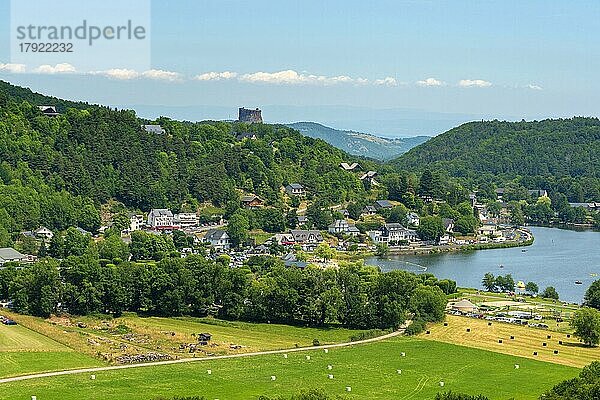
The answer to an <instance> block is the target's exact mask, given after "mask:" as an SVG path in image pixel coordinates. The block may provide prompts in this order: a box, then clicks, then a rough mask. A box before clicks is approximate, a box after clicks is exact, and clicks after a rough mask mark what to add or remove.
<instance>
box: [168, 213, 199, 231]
mask: <svg viewBox="0 0 600 400" xmlns="http://www.w3.org/2000/svg"><path fill="white" fill-rule="evenodd" d="M199 221H200V220H199V219H198V215H196V213H179V214H175V215H174V216H173V225H176V226H180V227H182V228H189V227H192V226H198V224H199Z"/></svg>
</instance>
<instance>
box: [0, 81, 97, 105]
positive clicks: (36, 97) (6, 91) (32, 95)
mask: <svg viewBox="0 0 600 400" xmlns="http://www.w3.org/2000/svg"><path fill="white" fill-rule="evenodd" d="M0 96H5V97H8V98H10V99H11V100H13V101H16V102H22V101H26V102H29V103H30V104H34V105H38V106H55V107H56V108H57V109H58V111H59V112H63V111H66V110H67V109H68V108H77V109H86V108H90V107H94V106H92V105H91V104H89V103H84V102H80V101H70V100H63V99H59V98H57V97H52V96H46V95H43V94H40V93H36V92H33V91H31V89H29V88H25V87H21V86H15V85H11V84H10V83H8V82H5V81H3V80H0ZM96 107H97V106H96Z"/></svg>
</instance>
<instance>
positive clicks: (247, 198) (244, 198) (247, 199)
mask: <svg viewBox="0 0 600 400" xmlns="http://www.w3.org/2000/svg"><path fill="white" fill-rule="evenodd" d="M254 199H258V200H260V197H258V196H256V195H254V194H251V195H246V196H242V203H250V202H251V201H252V200H254Z"/></svg>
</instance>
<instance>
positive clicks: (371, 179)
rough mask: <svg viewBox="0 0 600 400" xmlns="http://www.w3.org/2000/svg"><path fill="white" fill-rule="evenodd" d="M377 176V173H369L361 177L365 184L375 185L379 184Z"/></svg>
mask: <svg viewBox="0 0 600 400" xmlns="http://www.w3.org/2000/svg"><path fill="white" fill-rule="evenodd" d="M376 175H377V171H367V172H365V173H364V174H363V175H361V177H360V180H361V181H363V182H369V183H370V184H372V185H375V184H376V183H377V182H376V181H375V176H376Z"/></svg>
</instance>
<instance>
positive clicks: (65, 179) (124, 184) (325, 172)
mask: <svg viewBox="0 0 600 400" xmlns="http://www.w3.org/2000/svg"><path fill="white" fill-rule="evenodd" d="M48 104H50V105H57V106H58V108H59V111H61V115H59V116H57V117H53V118H50V117H47V116H45V115H43V114H42V113H41V112H40V111H39V110H38V108H37V106H38V105H48ZM144 123H148V121H143V120H141V119H139V118H137V117H136V115H135V113H134V112H133V111H129V110H112V109H110V108H107V107H101V106H91V105H87V104H84V103H76V102H68V101H62V100H58V99H55V98H52V97H45V96H42V95H39V94H34V93H32V92H31V91H29V90H28V89H23V88H18V87H16V86H12V85H9V84H7V83H4V82H0V194H2V195H1V196H0V216H2V218H0V220H1V221H4V222H3V223H2V224H1V225H3V226H0V230H1V229H4V230H5V231H8V232H18V231H20V230H23V229H35V228H37V227H38V226H40V225H45V226H47V227H49V228H50V229H58V230H62V229H65V228H66V227H68V226H80V227H82V228H84V229H86V230H89V231H95V229H96V228H98V227H99V224H100V219H99V216H98V209H99V206H100V205H101V204H103V203H105V202H107V201H108V200H116V201H119V202H122V203H123V204H124V205H125V206H126V207H128V208H130V209H140V210H144V211H147V210H148V209H150V208H159V207H169V208H171V209H173V210H174V211H178V210H180V209H181V207H182V206H183V205H185V204H191V206H190V208H192V209H193V208H194V207H193V206H194V205H197V204H198V203H202V202H209V203H212V204H214V205H217V206H229V207H230V208H232V209H235V208H237V207H239V198H240V193H241V192H242V191H245V192H249V193H254V194H257V195H259V196H261V198H262V199H263V200H265V201H266V203H267V204H268V205H275V204H278V203H280V202H281V201H282V195H281V192H280V188H281V187H282V185H285V184H288V183H293V182H302V184H303V185H304V186H305V187H306V188H307V190H308V191H309V192H310V193H319V198H320V200H321V201H322V202H324V203H326V204H327V203H331V204H333V203H339V202H342V201H345V200H352V199H357V198H360V197H361V196H362V194H363V193H364V190H365V188H364V187H363V185H362V184H361V182H360V180H359V179H358V177H357V176H356V174H355V173H350V172H345V171H343V170H341V169H340V168H339V163H340V162H342V161H358V160H357V159H354V158H352V157H350V156H348V155H346V154H345V153H344V152H342V151H341V150H338V149H336V148H334V147H332V146H330V145H328V144H327V143H325V142H323V141H322V140H315V139H311V138H307V137H304V136H302V135H301V134H300V133H298V132H297V131H294V130H293V129H290V128H287V127H284V126H278V125H263V124H254V125H248V124H238V123H225V122H204V123H189V122H178V121H172V120H169V119H167V118H161V119H159V120H158V121H154V123H158V124H160V125H161V126H162V127H163V128H164V129H165V130H166V133H165V134H163V135H161V134H155V133H149V132H146V131H145V130H144V129H142V127H141V125H142V124H144ZM247 132H252V133H253V134H255V135H256V136H257V139H256V140H249V139H242V140H238V138H237V137H238V134H239V133H247ZM360 161H361V162H364V163H366V165H367V166H368V165H369V164H368V161H363V160H360ZM0 236H1V235H0Z"/></svg>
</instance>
